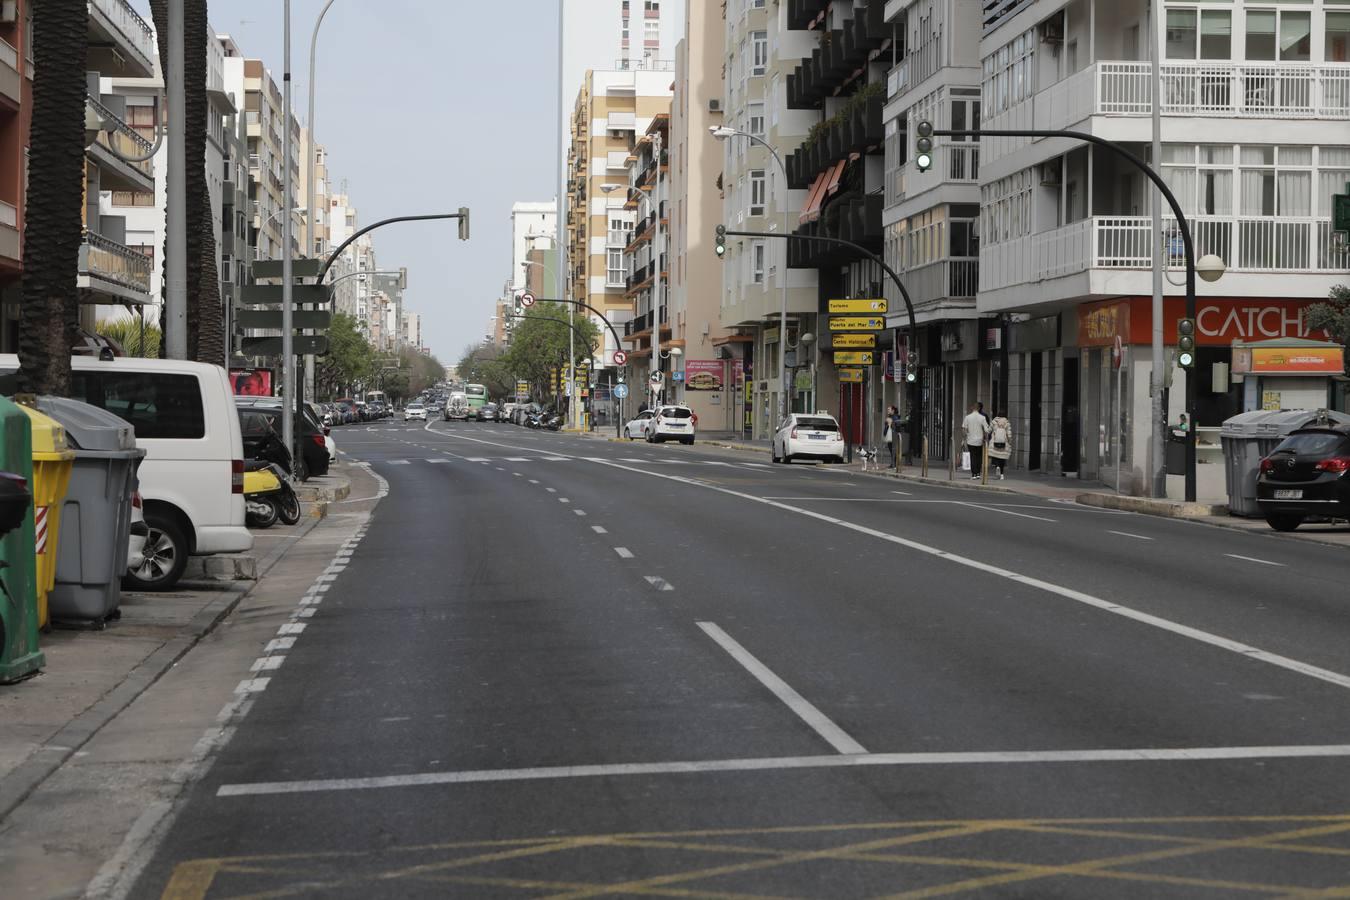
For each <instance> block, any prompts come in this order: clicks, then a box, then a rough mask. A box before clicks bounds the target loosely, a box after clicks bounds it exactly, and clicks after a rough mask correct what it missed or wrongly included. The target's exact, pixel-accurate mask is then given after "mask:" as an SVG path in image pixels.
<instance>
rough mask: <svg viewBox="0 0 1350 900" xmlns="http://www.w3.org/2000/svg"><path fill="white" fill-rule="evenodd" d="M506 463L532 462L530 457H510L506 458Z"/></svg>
mask: <svg viewBox="0 0 1350 900" xmlns="http://www.w3.org/2000/svg"><path fill="white" fill-rule="evenodd" d="M505 461H506V462H529V461H530V458H529V457H528V456H508V457H506V460H505Z"/></svg>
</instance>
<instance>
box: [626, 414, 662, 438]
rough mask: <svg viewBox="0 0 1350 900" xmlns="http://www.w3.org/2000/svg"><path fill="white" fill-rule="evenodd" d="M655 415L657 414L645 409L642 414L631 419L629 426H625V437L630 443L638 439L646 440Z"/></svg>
mask: <svg viewBox="0 0 1350 900" xmlns="http://www.w3.org/2000/svg"><path fill="white" fill-rule="evenodd" d="M655 415H656V413H655V412H654V411H652V410H650V409H644V410H643V411H642V412H640V413H638V414H637V415H636V416H634V417H633V418H631V419H629V420H628V422H627V424H625V425H624V426H623V436H624V437H626V438H628V439H629V440H630V441H635V440H637V439H638V438H645V437H646V436H647V426H648V425H649V424H651V421H652V417H653V416H655Z"/></svg>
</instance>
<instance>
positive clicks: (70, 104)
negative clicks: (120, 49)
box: [19, 0, 89, 394]
mask: <svg viewBox="0 0 1350 900" xmlns="http://www.w3.org/2000/svg"><path fill="white" fill-rule="evenodd" d="M88 18H89V9H88V6H87V5H86V0H42V2H41V3H38V4H36V5H35V6H34V8H33V63H34V75H33V121H32V125H31V128H30V131H29V139H28V143H29V149H30V154H31V161H30V164H29V169H28V204H27V217H26V220H25V223H24V243H23V261H24V266H23V306H22V307H20V310H19V390H20V391H21V392H25V393H34V394H68V393H69V392H70V349H71V347H72V346H74V345H75V342H76V337H77V335H78V333H79V318H80V315H79V292H78V289H77V288H76V285H75V281H76V273H77V272H78V271H79V259H80V244H81V243H82V242H83V235H82V232H83V227H84V205H83V201H82V200H81V198H82V197H83V192H84V188H83V185H84V149H85V143H84V105H85V82H84V67H85V54H86V51H87V48H88V44H89V32H88V28H89V22H88Z"/></svg>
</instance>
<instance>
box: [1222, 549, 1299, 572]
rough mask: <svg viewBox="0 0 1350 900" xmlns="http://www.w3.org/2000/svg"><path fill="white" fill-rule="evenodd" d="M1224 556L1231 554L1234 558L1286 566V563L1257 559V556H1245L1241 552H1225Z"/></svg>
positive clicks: (1264, 564)
mask: <svg viewBox="0 0 1350 900" xmlns="http://www.w3.org/2000/svg"><path fill="white" fill-rule="evenodd" d="M1224 556H1231V557H1232V558H1233V559H1242V560H1246V561H1247V562H1254V563H1260V564H1261V565H1263V566H1279V567H1280V568H1281V569H1283V568H1284V563H1277V562H1271V561H1270V560H1268V559H1257V558H1256V557H1255V556H1243V555H1241V554H1239V553H1225V554H1224Z"/></svg>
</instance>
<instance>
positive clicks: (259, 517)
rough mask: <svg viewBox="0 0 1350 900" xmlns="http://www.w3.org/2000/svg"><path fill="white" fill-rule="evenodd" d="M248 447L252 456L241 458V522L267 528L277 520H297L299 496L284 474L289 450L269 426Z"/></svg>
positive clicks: (298, 515)
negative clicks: (242, 482) (242, 506)
mask: <svg viewBox="0 0 1350 900" xmlns="http://www.w3.org/2000/svg"><path fill="white" fill-rule="evenodd" d="M250 449H251V450H252V451H253V456H254V458H252V459H248V460H245V461H244V509H245V522H246V523H247V524H248V525H250V526H252V527H254V528H271V527H272V526H273V525H275V524H276V523H277V519H280V520H281V521H282V522H284V523H286V524H287V525H294V524H295V523H297V522H299V521H300V498H298V497H297V496H295V489H294V488H292V487H291V481H290V478H289V477H288V475H287V469H289V468H290V463H291V454H290V451H289V450H287V449H286V446H285V444H283V443H282V442H281V439H280V438H279V437H277V435H276V432H275V431H272V430H271V429H268V432H267V435H266V437H265V438H264V439H263V440H262V441H261V442H260V443H258V444H257V445H256V446H251V447H250Z"/></svg>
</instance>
